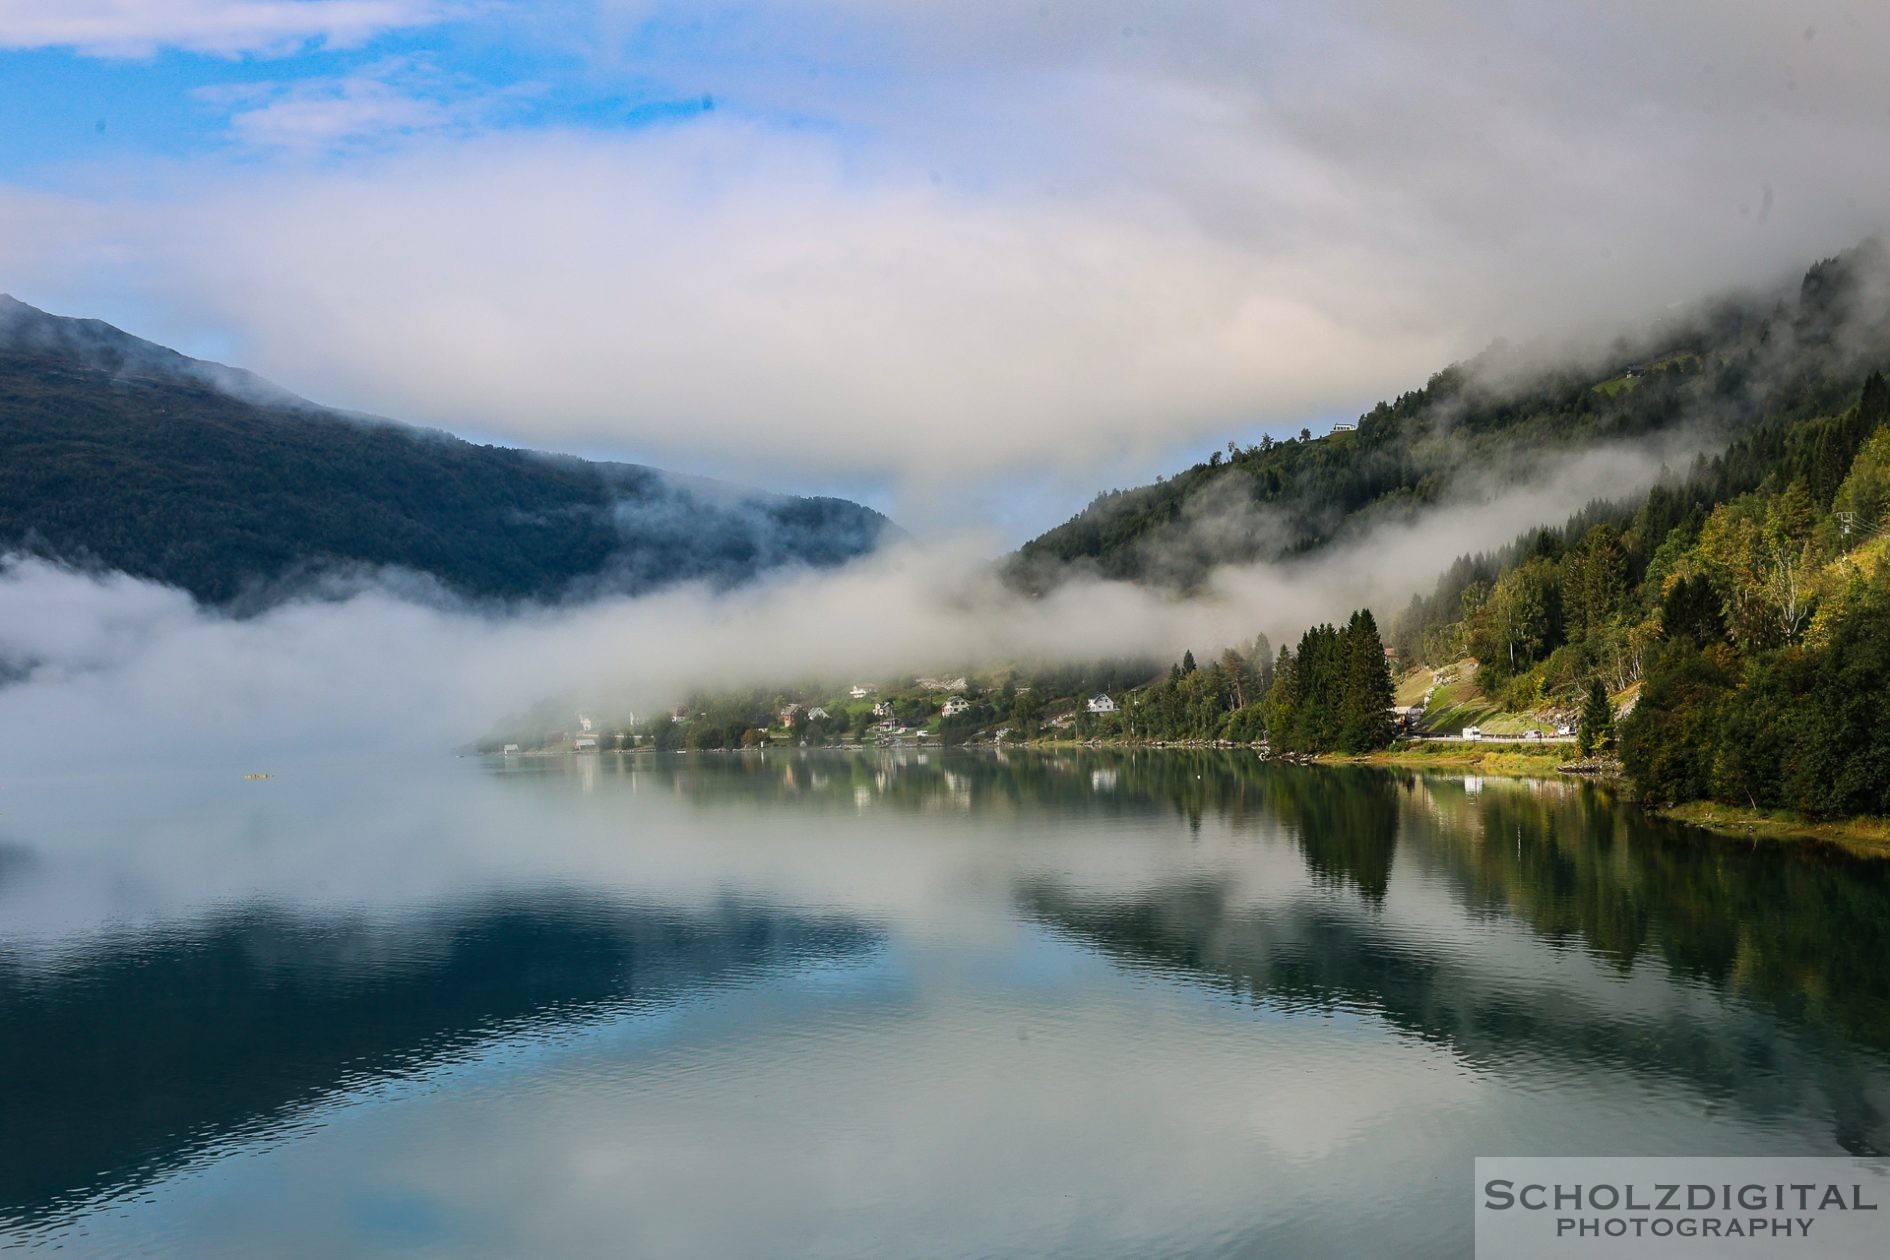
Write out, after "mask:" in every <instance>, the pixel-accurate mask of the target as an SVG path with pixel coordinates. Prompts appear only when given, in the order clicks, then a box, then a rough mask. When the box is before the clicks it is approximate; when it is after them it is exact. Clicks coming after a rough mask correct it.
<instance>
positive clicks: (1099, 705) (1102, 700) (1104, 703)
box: [1089, 694, 1116, 713]
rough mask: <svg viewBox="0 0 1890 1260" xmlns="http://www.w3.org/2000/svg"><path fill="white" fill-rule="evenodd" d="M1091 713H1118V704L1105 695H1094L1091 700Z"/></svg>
mask: <svg viewBox="0 0 1890 1260" xmlns="http://www.w3.org/2000/svg"><path fill="white" fill-rule="evenodd" d="M1089 711H1090V712H1091V713H1114V712H1115V711H1116V702H1115V701H1114V700H1111V699H1110V698H1109V697H1108V696H1105V695H1100V694H1098V695H1094V696H1091V697H1090V698H1089Z"/></svg>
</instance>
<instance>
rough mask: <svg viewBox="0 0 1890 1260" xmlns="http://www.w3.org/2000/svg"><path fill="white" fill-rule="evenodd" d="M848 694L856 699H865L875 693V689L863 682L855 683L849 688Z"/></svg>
mask: <svg viewBox="0 0 1890 1260" xmlns="http://www.w3.org/2000/svg"><path fill="white" fill-rule="evenodd" d="M847 694H848V695H849V696H852V697H853V698H854V699H855V700H864V699H866V698H867V697H868V696H870V695H872V694H873V689H872V688H871V687H868V686H865V685H864V684H861V683H854V684H853V685H852V686H851V687H849V688H848V689H847Z"/></svg>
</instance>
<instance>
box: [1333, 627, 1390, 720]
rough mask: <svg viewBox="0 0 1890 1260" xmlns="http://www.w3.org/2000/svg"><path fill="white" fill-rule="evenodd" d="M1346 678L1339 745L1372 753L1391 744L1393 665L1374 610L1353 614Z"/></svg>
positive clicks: (1346, 646)
mask: <svg viewBox="0 0 1890 1260" xmlns="http://www.w3.org/2000/svg"><path fill="white" fill-rule="evenodd" d="M1342 637H1343V642H1344V660H1345V677H1344V683H1343V689H1342V691H1341V695H1340V713H1341V723H1340V730H1339V746H1340V747H1341V748H1343V749H1344V750H1345V751H1347V752H1355V753H1358V752H1369V751H1371V750H1372V749H1374V748H1383V747H1384V746H1385V745H1387V744H1389V743H1390V742H1391V737H1392V732H1393V726H1392V720H1391V706H1392V701H1393V694H1392V688H1391V665H1390V663H1389V662H1388V661H1387V660H1386V659H1385V644H1384V640H1383V639H1381V638H1380V637H1379V634H1378V622H1377V620H1376V619H1375V618H1373V616H1372V613H1371V609H1369V608H1361V609H1359V610H1358V611H1357V612H1355V613H1353V614H1352V620H1351V621H1350V622H1348V623H1347V625H1346V627H1345V630H1344V631H1343V632H1342Z"/></svg>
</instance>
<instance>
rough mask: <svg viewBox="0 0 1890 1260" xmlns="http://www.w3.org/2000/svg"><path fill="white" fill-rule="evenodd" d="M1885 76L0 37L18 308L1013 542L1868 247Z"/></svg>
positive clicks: (212, 36) (1063, 18)
mask: <svg viewBox="0 0 1890 1260" xmlns="http://www.w3.org/2000/svg"><path fill="white" fill-rule="evenodd" d="M1886 46H1890V11H1885V10H1883V9H1881V8H1876V7H1872V6H1863V5H1846V4H1792V5H1774V4H1757V3H1739V4H1708V3H1686V4H1675V5H1668V6H1659V7H1649V6H1640V5H1629V4H1625V3H1604V4H1598V5H1593V6H1584V7H1583V8H1582V9H1581V10H1580V11H1577V10H1573V9H1569V8H1567V7H1566V6H1554V5H1548V4H1509V5H1496V4H1461V5H1456V6H1451V7H1450V8H1448V9H1445V10H1441V11H1435V12H1432V11H1427V12H1424V13H1422V14H1420V13H1418V12H1417V11H1415V10H1411V9H1407V8H1406V7H1404V6H1399V5H1390V4H1374V3H1363V2H1357V0H1345V2H1342V3H1337V4H1333V5H1326V6H1320V7H1319V8H1318V10H1317V11H1311V10H1303V9H1297V8H1289V7H1286V6H1277V5H1263V6H1256V5H1235V4H1228V3H1218V2H1217V3H1198V4H1182V5H1173V6H1164V7H1161V8H1156V7H1153V6H1147V5H1130V4H1124V3H1114V2H1109V0H1105V2H1102V3H1087V4H1080V5H1079V4H1054V3H1046V4H1042V5H1036V6H1013V5H1000V4H992V3H985V2H982V0H981V2H978V3H972V4H956V5H951V6H946V5H942V4H922V3H910V4H897V5H868V4H861V3H846V2H837V3H826V4H813V3H799V2H796V0H772V2H769V0H761V2H758V3H746V4H744V3H697V4H688V5H678V4H666V3H660V2H655V0H652V2H647V3H609V2H604V3H576V2H570V3H553V4H536V5H523V4H508V3H504V2H502V0H499V2H482V3H449V2H445V0H439V2H435V0H301V2H294V3H283V2H280V0H158V2H155V3H131V2H130V0H73V2H72V3H68V4H65V5H61V6H57V7H49V6H45V5H41V4H32V3H24V2H21V0H0V59H5V60H6V61H7V62H8V63H9V67H10V72H9V74H8V75H6V76H5V77H4V86H0V109H4V110H5V111H6V113H7V114H8V116H9V117H13V118H16V119H17V118H25V119H29V120H31V122H32V124H33V125H31V126H27V127H16V128H13V129H11V134H10V135H9V136H8V137H7V138H4V139H0V242H4V243H0V289H5V290H8V291H11V292H13V293H14V294H15V295H16V296H19V297H21V298H22V299H24V300H27V301H30V302H34V303H35V304H37V305H41V306H44V307H47V308H48V309H52V310H55V311H58V312H60V313H64V314H76V315H92V316H98V317H102V318H106V319H110V320H112V321H113V322H116V323H119V324H121V325H123V326H125V327H127V328H129V329H130V330H131V331H134V332H137V333H139V334H141V335H145V336H150V337H152V338H153V339H156V340H160V341H165V342H167V343H169V344H174V345H177V346H179V347H180V348H183V349H185V350H187V351H190V352H193V353H200V354H205V355H207V356H209V357H215V358H219V359H223V360H225V361H228V362H233V363H236V364H238V365H240V366H244V367H248V368H251V369H253V370H255V371H258V372H260V373H262V374H263V375H265V376H268V377H270V378H272V379H274V380H276V381H278V382H280V383H282V384H283V385H286V386H288V387H289V388H291V389H293V390H295V391H297V392H299V393H302V394H304V395H307V396H309V397H312V398H315V399H318V400H320V401H323V402H327V403H332V404H335V405H339V406H345V407H351V408H357V409H360V410H365V411H372V412H377V413H381V414H386V415H391V416H394V417H397V418H400V419H403V420H409V421H414V422H418V423H425V424H431V425H438V426H441V427H445V428H449V429H452V430H454V431H458V432H462V433H468V434H471V435H475V436H479V437H482V438H485V439H491V440H501V441H506V442H512V443H517V444H522V445H533V446H543V447H548V448H553V449H564V450H577V451H581V452H584V453H589V454H608V455H615V456H619V457H626V458H635V459H642V460H647V461H649V462H652V463H657V464H660V465H663V466H668V467H675V468H679V469H683V470H686V471H690V472H699V473H708V474H713V475H721V476H726V477H729V478H732V479H736V480H742V481H748V482H753V483H757V484H763V485H767V486H770V487H771V488H778V489H787V490H802V491H836V492H845V493H856V494H858V495H860V496H861V497H865V498H868V499H869V500H871V501H873V502H874V503H875V504H876V505H877V506H881V507H885V508H887V509H888V510H890V511H892V512H893V513H894V515H895V516H896V517H898V518H899V519H901V520H902V522H904V523H907V524H909V525H911V526H913V527H915V528H917V529H918V530H920V531H921V532H922V533H930V532H950V531H952V530H955V529H958V528H960V527H963V526H964V525H966V524H968V523H973V522H979V521H984V520H988V519H991V518H993V517H995V518H997V519H998V520H999V522H1000V529H1008V530H1009V531H1010V532H1011V533H1012V534H1013V535H1015V534H1016V532H1017V530H1018V529H1019V528H1020V527H1021V526H1023V525H1029V526H1031V527H1041V526H1042V525H1046V524H1049V523H1053V522H1054V520H1056V519H1060V518H1061V517H1062V516H1064V515H1067V514H1068V512H1069V511H1071V510H1074V508H1075V507H1077V506H1080V504H1081V503H1082V502H1083V501H1085V500H1086V499H1087V498H1088V497H1089V495H1090V494H1091V493H1093V492H1094V491H1095V490H1096V489H1099V488H1104V487H1107V486H1110V485H1124V484H1129V483H1131V482H1134V481H1139V480H1144V479H1147V478H1148V477H1149V476H1151V475H1153V474H1154V473H1155V472H1157V471H1161V470H1163V469H1164V468H1165V467H1171V466H1172V462H1173V461H1174V460H1175V459H1176V458H1177V457H1178V456H1179V455H1180V454H1181V453H1191V454H1188V456H1187V457H1188V458H1199V456H1200V454H1201V453H1205V451H1206V450H1208V449H1212V448H1213V447H1216V446H1218V445H1220V444H1221V443H1222V442H1223V441H1225V440H1226V439H1228V438H1230V437H1242V438H1251V437H1253V436H1255V435H1257V434H1258V433H1260V432H1264V431H1268V430H1271V431H1273V432H1276V433H1277V432H1283V431H1297V430H1298V429H1299V427H1300V426H1301V425H1302V424H1306V423H1315V424H1317V423H1319V422H1320V421H1322V420H1325V419H1331V418H1339V417H1344V416H1347V415H1349V414H1354V413H1356V412H1357V411H1358V410H1361V409H1363V408H1364V407H1367V406H1369V405H1370V404H1371V403H1372V402H1373V401H1375V400H1376V399H1378V398H1380V397H1386V396H1391V395H1395V394H1396V393H1398V392H1401V391H1403V390H1406V389H1409V388H1413V387H1415V386H1417V385H1419V384H1421V383H1422V382H1423V380H1424V379H1425V378H1426V377H1427V376H1428V375H1429V374H1430V373H1431V372H1432V371H1434V370H1436V369H1437V368H1439V367H1441V366H1443V365H1444V364H1445V363H1447V362H1449V361H1451V360H1452V359H1454V358H1460V357H1462V356H1465V355H1467V354H1470V353H1474V352H1475V351H1476V350H1478V349H1480V348H1481V347H1482V346H1483V345H1485V344H1487V343H1488V342H1489V341H1490V340H1491V339H1493V338H1496V337H1507V338H1509V339H1511V340H1532V339H1545V340H1547V341H1549V342H1551V343H1552V342H1553V341H1554V340H1555V339H1557V338H1559V337H1563V336H1566V335H1571V334H1576V333H1581V332H1584V331H1589V330H1593V329H1596V328H1607V329H1613V328H1619V327H1622V326H1625V325H1627V324H1628V323H1630V322H1631V321H1633V320H1635V319H1639V318H1644V317H1647V316H1650V315H1655V314H1658V313H1659V312H1660V311H1662V310H1663V309H1666V308H1668V307H1670V306H1671V305H1673V304H1675V303H1678V302H1685V301H1689V300H1692V299H1695V298H1699V297H1702V296H1704V295H1706V294H1708V293H1711V292H1714V291H1718V290H1721V289H1724V288H1726V287H1728V286H1733V285H1762V284H1770V283H1776V282H1779V281H1782V280H1786V279H1788V278H1789V277H1790V276H1791V275H1792V274H1793V273H1795V272H1796V271H1798V270H1800V269H1802V267H1803V265H1804V264H1805V263H1806V262H1808V261H1809V260H1811V259H1813V258H1816V257H1819V256H1821V255H1824V254H1829V253H1832V252H1835V251H1837V250H1839V249H1842V248H1844V247H1847V246H1849V245H1851V244H1853V243H1855V242H1856V241H1857V240H1858V239H1859V238H1861V237H1863V236H1865V235H1867V234H1869V233H1871V232H1872V231H1874V230H1876V229H1877V228H1878V226H1879V224H1880V222H1881V219H1882V214H1883V207H1884V206H1885V205H1886V204H1890V200H1887V194H1890V168H1885V167H1884V165H1883V164H1882V163H1881V162H1880V161H1876V160H1874V155H1875V152H1876V150H1877V148H1878V146H1879V142H1880V137H1881V135H1882V132H1883V129H1884V127H1885V125H1886V124H1887V123H1890V79H1887V78H1886V77H1885V76H1884V75H1883V74H1882V72H1881V66H1880V64H1879V58H1877V57H1876V56H1875V55H1874V53H1875V50H1879V49H1882V48H1883V47H1886ZM1846 155H1848V160H1847V158H1846ZM1020 504H1021V505H1023V506H1020ZM1012 540H1013V541H1014V540H1015V538H1014V537H1013V539H1012Z"/></svg>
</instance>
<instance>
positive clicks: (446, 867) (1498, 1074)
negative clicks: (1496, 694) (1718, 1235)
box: [0, 751, 1890, 1256]
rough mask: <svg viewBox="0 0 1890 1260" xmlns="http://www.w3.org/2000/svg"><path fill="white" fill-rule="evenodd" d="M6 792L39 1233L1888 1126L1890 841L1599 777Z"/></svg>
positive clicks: (93, 1248) (26, 1188)
mask: <svg viewBox="0 0 1890 1260" xmlns="http://www.w3.org/2000/svg"><path fill="white" fill-rule="evenodd" d="M5 805H6V811H5V814H4V818H3V819H0V925H4V926H3V927H0V1085H4V1088H0V1121H3V1122H4V1126H5V1130H6V1131H7V1132H8V1133H9V1134H10V1135H12V1138H11V1140H10V1141H9V1143H8V1144H7V1147H6V1149H7V1151H8V1155H7V1157H6V1158H4V1159H0V1239H3V1240H7V1241H12V1242H24V1243H29V1244H39V1245H43V1246H53V1245H61V1246H64V1247H65V1248H66V1249H67V1250H68V1251H71V1250H77V1251H79V1252H81V1253H83V1254H116V1253H121V1252H133V1251H136V1252H139V1253H141V1254H144V1253H150V1252H153V1251H155V1252H157V1253H159V1254H177V1255H192V1256H201V1255H240V1254H255V1253H256V1252H257V1251H258V1250H267V1249H269V1248H270V1247H272V1246H276V1245H278V1244H279V1243H280V1240H281V1239H283V1238H285V1237H293V1238H295V1239H298V1240H299V1243H300V1245H301V1246H302V1247H303V1248H304V1249H305V1250H307V1251H308V1252H310V1253H318V1252H331V1253H332V1252H335V1251H347V1252H350V1253H357V1254H359V1253H366V1254H378V1253H386V1252H393V1251H404V1252H408V1253H412V1252H419V1253H421V1254H441V1255H446V1254H452V1255H486V1254H494V1255H496V1254H520V1253H531V1254H541V1255H565V1254H591V1253H595V1252H596V1251H598V1250H599V1249H609V1250H615V1251H620V1252H622V1251H627V1252H630V1253H634V1254H678V1253H688V1254H716V1255H762V1254H781V1253H782V1252H783V1251H787V1252H791V1253H793V1254H807V1255H834V1256H840V1255H857V1256H868V1255H883V1254H886V1253H887V1251H888V1249H889V1248H890V1249H891V1250H894V1251H898V1252H899V1253H901V1254H941V1255H943V1254H990V1253H1002V1254H1044V1255H1047V1254H1083V1255H1104V1256H1107V1255H1123V1256H1130V1255H1146V1254H1151V1253H1155V1252H1172V1251H1179V1250H1186V1251H1190V1252H1192V1253H1202V1252H1206V1253H1210V1254H1213V1253H1226V1254H1253V1253H1263V1254H1333V1255H1341V1254H1358V1253H1359V1252H1360V1250H1361V1249H1365V1250H1370V1249H1371V1248H1372V1246H1373V1244H1374V1240H1382V1237H1383V1236H1384V1235H1383V1231H1384V1230H1386V1229H1389V1228H1393V1227H1394V1226H1395V1228H1396V1229H1398V1231H1399V1234H1398V1236H1399V1237H1400V1238H1404V1239H1407V1240H1409V1243H1410V1247H1411V1249H1412V1250H1414V1251H1417V1252H1421V1253H1426V1254H1447V1253H1452V1252H1461V1251H1462V1250H1464V1249H1465V1247H1467V1244H1468V1231H1469V1225H1470V1220H1469V1199H1468V1193H1467V1191H1468V1183H1469V1176H1468V1171H1469V1164H1468V1161H1469V1159H1470V1157H1471V1156H1472V1155H1475V1154H1488V1153H1492V1152H1502V1153H1509V1154H1524V1153H1532V1152H1541V1153H1549V1152H1551V1151H1553V1152H1555V1153H1561V1154H1568V1153H1583V1154H1669V1153H1675V1154H1677V1153H1701V1152H1709V1151H1710V1152H1713V1153H1721V1154H1724V1153H1759V1152H1763V1153H1767V1154H1786V1153H1793V1154H1840V1153H1853V1154H1865V1155H1879V1154H1881V1153H1882V1152H1883V1151H1884V1150H1885V1149H1886V1148H1887V1147H1890V987H1887V986H1886V984H1885V983H1884V982H1883V981H1882V980H1881V979H1880V978H1879V977H1880V968H1878V967H1877V966H1876V965H1875V960H1876V959H1877V958H1880V957H1881V956H1882V954H1883V951H1884V949H1885V948H1886V946H1890V913H1886V911H1885V909H1884V907H1885V905H1886V904H1890V902H1887V901H1886V899H1885V896H1884V894H1885V892H1886V889H1885V888H1884V887H1883V881H1884V878H1885V875H1884V872H1883V871H1882V870H1881V869H1880V868H1877V867H1873V866H1868V865H1860V864H1857V863H1853V862H1850V861H1847V860H1842V859H1837V858H1833V857H1829V856H1825V855H1821V854H1818V853H1813V852H1802V851H1786V850H1779V849H1756V850H1755V849H1751V848H1749V847H1747V846H1740V845H1730V846H1729V845H1726V844H1723V843H1721V842H1718V841H1715V840H1711V839H1702V838H1699V837H1698V836H1696V835H1693V834H1690V833H1686V832H1682V831H1679V830H1677V829H1672V828H1667V827H1660V826H1656V825H1654V824H1651V823H1649V822H1647V821H1645V820H1644V819H1642V818H1641V817H1640V816H1639V815H1637V814H1636V813H1634V812H1633V811H1631V810H1629V809H1627V808H1625V807H1623V806H1621V805H1618V804H1617V803H1615V802H1614V801H1613V800H1611V799H1610V798H1609V797H1608V796H1607V795H1606V794H1605V793H1602V792H1599V791H1596V790H1594V789H1592V788H1589V787H1586V786H1584V785H1577V784H1570V783H1566V782H1561V781H1546V782H1538V781H1531V780H1498V779H1478V778H1464V777H1454V776H1415V775H1406V774H1396V773H1388V772H1379V771H1374V770H1364V769H1357V770H1345V769H1340V770H1321V771H1308V770H1302V769H1297V768H1292V767H1279V766H1268V765H1265V764H1263V763H1260V762H1258V761H1257V760H1255V759H1253V758H1252V757H1251V756H1250V755H1236V754H1231V753H1227V754H1188V753H1174V752H1140V753H1083V754H1067V755H1065V754H1058V755H1045V754H1017V753H1012V754H1006V755H1003V756H997V755H993V754H988V753H987V754H974V753H949V754H947V753H938V752H933V753H904V754H895V753H887V754H846V753H786V754H784V753H781V752H778V751H770V752H767V753H763V754H746V755H741V754H725V755H702V756H693V757H691V756H660V757H659V756H652V755H647V754H646V755H625V756H618V755H605V756H601V757H599V756H587V757H581V758H557V757H548V758H524V759H511V760H499V759H494V760H490V761H459V762H440V761H437V760H426V761H387V760H378V761H356V762H332V763H327V764H297V765H295V766H293V767H289V768H287V769H285V770H284V772H282V773H280V774H278V776H277V777H276V778H274V779H271V780H267V781H261V782H246V781H243V780H242V779H240V778H239V777H236V776H233V775H228V774H222V773H209V772H203V773H165V774H156V773H147V774H129V773H120V772H117V771H115V770H112V769H111V768H110V767H107V766H100V767H84V768H81V769H79V770H77V771H75V772H74V773H73V774H71V775H69V776H67V777H65V778H63V779H44V780H39V781H36V782H34V783H32V784H30V785H23V786H22V785H9V787H8V789H7V791H6V796H5ZM1784 907H1791V909H1782V908H1784ZM79 1115H84V1116H85V1117H86V1118H87V1119H86V1122H85V1123H75V1117H77V1116H79ZM1459 1172H1461V1173H1462V1174H1463V1175H1461V1176H1459V1175H1457V1174H1458V1173H1459ZM948 1223H949V1228H947V1224H948ZM947 1240H949V1241H947Z"/></svg>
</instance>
